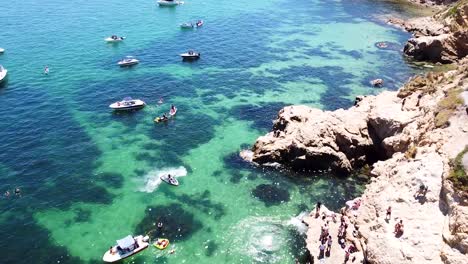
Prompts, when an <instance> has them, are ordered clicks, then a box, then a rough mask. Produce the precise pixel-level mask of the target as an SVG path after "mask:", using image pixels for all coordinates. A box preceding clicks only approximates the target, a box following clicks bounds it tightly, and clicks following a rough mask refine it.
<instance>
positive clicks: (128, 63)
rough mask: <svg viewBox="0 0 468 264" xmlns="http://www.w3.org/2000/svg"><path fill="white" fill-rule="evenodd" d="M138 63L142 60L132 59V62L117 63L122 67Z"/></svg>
mask: <svg viewBox="0 0 468 264" xmlns="http://www.w3.org/2000/svg"><path fill="white" fill-rule="evenodd" d="M138 63H140V62H139V61H131V62H118V63H117V64H118V65H119V66H120V67H129V66H133V65H137V64H138Z"/></svg>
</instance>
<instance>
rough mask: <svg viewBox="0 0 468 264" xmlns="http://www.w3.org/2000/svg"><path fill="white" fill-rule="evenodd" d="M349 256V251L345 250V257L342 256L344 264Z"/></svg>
mask: <svg viewBox="0 0 468 264" xmlns="http://www.w3.org/2000/svg"><path fill="white" fill-rule="evenodd" d="M349 255H350V253H349V250H346V251H345V255H344V263H345V264H346V263H347V262H348V260H349Z"/></svg>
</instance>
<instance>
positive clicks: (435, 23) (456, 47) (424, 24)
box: [389, 0, 468, 63]
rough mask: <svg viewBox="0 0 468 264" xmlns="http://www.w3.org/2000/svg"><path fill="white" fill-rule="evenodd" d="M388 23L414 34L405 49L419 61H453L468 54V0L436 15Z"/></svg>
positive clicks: (461, 0) (407, 53) (459, 2)
mask: <svg viewBox="0 0 468 264" xmlns="http://www.w3.org/2000/svg"><path fill="white" fill-rule="evenodd" d="M389 22H390V23H392V24H397V25H399V26H401V27H403V28H404V29H406V30H407V31H409V32H412V33H413V34H414V37H413V38H411V39H409V40H408V42H407V43H406V45H405V47H404V50H403V51H404V53H405V54H406V55H408V56H410V57H413V58H414V59H416V60H420V61H431V62H441V63H453V62H455V61H457V60H459V59H461V58H463V57H465V56H466V55H468V0H459V1H458V2H455V3H453V4H452V5H451V6H449V7H447V8H445V9H444V10H443V11H441V12H439V13H437V14H436V15H434V16H433V17H424V18H416V19H410V20H409V21H401V20H395V19H393V20H390V21H389Z"/></svg>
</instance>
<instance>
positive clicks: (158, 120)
mask: <svg viewBox="0 0 468 264" xmlns="http://www.w3.org/2000/svg"><path fill="white" fill-rule="evenodd" d="M153 121H154V122H155V123H160V122H167V121H169V118H168V117H167V116H158V117H156V118H155V119H154V120H153Z"/></svg>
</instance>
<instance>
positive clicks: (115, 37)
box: [104, 35, 125, 42]
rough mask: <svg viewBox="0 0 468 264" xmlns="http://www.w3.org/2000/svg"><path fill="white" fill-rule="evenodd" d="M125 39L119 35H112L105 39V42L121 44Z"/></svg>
mask: <svg viewBox="0 0 468 264" xmlns="http://www.w3.org/2000/svg"><path fill="white" fill-rule="evenodd" d="M124 39H125V37H118V36H117V35H112V36H110V37H108V38H105V39H104V40H105V41H106V42H121V41H123V40H124Z"/></svg>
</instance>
